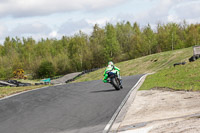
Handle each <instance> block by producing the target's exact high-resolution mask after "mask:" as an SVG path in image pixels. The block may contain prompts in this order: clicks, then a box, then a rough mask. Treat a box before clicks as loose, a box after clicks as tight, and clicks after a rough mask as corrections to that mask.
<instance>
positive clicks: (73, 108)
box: [0, 75, 142, 133]
mask: <svg viewBox="0 0 200 133" xmlns="http://www.w3.org/2000/svg"><path fill="white" fill-rule="evenodd" d="M141 76H142V75H136V76H130V77H123V86H124V89H122V90H120V91H115V90H114V88H113V87H112V86H111V85H110V84H105V83H103V82H102V81H100V80H97V81H90V82H82V83H73V84H66V85H60V86H52V87H48V88H44V89H39V90H34V91H30V92H27V93H23V94H20V95H16V96H13V97H10V98H7V99H3V100H0V133H101V132H102V131H103V130H104V128H105V126H106V125H107V123H108V122H109V121H110V119H111V117H112V116H113V114H114V113H115V111H116V110H117V108H118V107H119V105H120V104H121V102H122V101H123V99H124V98H125V96H126V94H127V93H128V92H129V90H130V89H131V88H132V87H133V86H134V85H135V84H136V83H137V81H138V80H139V79H140V77H141Z"/></svg>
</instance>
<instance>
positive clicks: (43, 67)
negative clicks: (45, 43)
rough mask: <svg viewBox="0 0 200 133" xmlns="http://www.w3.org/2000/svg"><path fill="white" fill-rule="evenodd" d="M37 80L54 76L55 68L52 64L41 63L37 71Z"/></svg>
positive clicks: (47, 62)
mask: <svg viewBox="0 0 200 133" xmlns="http://www.w3.org/2000/svg"><path fill="white" fill-rule="evenodd" d="M37 76H38V78H47V77H53V76H55V68H54V67H53V64H52V63H51V62H49V61H43V62H42V63H41V64H40V66H39V68H38V70H37Z"/></svg>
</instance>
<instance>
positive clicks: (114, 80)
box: [108, 72, 123, 90]
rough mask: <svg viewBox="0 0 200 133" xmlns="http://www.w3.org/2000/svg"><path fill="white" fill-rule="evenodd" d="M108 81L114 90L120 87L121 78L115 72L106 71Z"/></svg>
mask: <svg viewBox="0 0 200 133" xmlns="http://www.w3.org/2000/svg"><path fill="white" fill-rule="evenodd" d="M108 82H109V83H110V84H112V85H113V87H114V88H115V89H116V90H120V89H122V88H123V87H122V84H121V80H120V79H119V78H118V76H117V74H116V73H113V72H108Z"/></svg>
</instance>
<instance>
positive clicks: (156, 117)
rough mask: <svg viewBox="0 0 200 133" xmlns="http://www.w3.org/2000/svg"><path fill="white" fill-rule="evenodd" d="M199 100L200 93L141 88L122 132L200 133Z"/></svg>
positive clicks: (121, 128)
mask: <svg viewBox="0 0 200 133" xmlns="http://www.w3.org/2000/svg"><path fill="white" fill-rule="evenodd" d="M199 101H200V92H185V91H173V90H171V89H170V90H167V89H163V90H150V91H138V92H137V95H136V98H135V101H134V102H133V103H132V105H131V106H130V108H129V110H128V112H127V114H126V116H125V118H124V120H123V122H122V123H121V125H120V127H119V132H120V131H121V132H122V131H125V130H131V132H133V133H134V132H137V133H138V132H139V131H142V132H144V131H145V132H150V133H172V132H173V133H190V132H192V133H198V132H200V124H199V123H200V118H199V117H200V102H199ZM144 129H148V130H144Z"/></svg>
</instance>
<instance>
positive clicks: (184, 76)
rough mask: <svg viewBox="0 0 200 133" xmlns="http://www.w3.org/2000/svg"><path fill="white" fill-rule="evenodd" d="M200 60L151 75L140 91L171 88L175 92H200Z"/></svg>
mask: <svg viewBox="0 0 200 133" xmlns="http://www.w3.org/2000/svg"><path fill="white" fill-rule="evenodd" d="M199 72H200V59H198V60H196V61H195V62H191V63H187V64H186V65H180V66H176V67H170V68H166V69H163V70H161V71H159V72H157V73H155V74H153V75H149V76H148V77H147V78H146V80H145V82H144V83H143V85H142V86H141V88H140V90H149V89H153V88H169V89H173V90H187V91H199V90H200V73H199Z"/></svg>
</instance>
